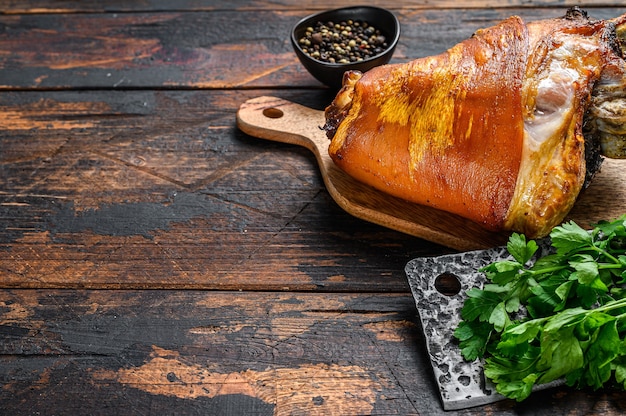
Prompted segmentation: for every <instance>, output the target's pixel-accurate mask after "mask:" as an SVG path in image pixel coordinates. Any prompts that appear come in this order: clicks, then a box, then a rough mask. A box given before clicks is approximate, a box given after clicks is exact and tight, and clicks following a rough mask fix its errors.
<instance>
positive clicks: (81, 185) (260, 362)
mask: <svg viewBox="0 0 626 416" xmlns="http://www.w3.org/2000/svg"><path fill="white" fill-rule="evenodd" d="M343 4H346V5H348V4H354V2H353V1H348V2H345V3H342V5H343ZM375 4H379V5H383V6H389V4H387V3H385V4H383V3H381V2H380V1H375ZM566 4H572V2H569V1H566V2H562V1H556V0H554V1H552V0H546V1H541V2H536V1H535V2H526V1H506V2H498V3H497V7H495V8H493V7H491V6H492V5H495V2H493V1H491V2H490V1H478V0H472V1H469V2H464V3H462V4H461V3H458V2H456V3H455V2H451V1H442V2H437V4H433V3H432V2H428V1H421V0H418V1H409V0H406V1H400V2H394V3H393V5H392V6H393V8H392V9H393V10H394V11H395V12H396V13H397V15H398V16H399V18H400V20H401V24H402V27H403V32H402V33H403V34H402V39H401V43H400V45H399V46H398V48H397V49H396V54H395V56H394V60H395V61H396V62H398V61H405V60H408V59H413V58H416V57H420V56H425V55H430V54H433V53H438V52H441V51H443V50H445V49H447V48H449V47H450V46H452V45H453V44H454V43H456V42H458V41H460V40H462V39H464V38H466V37H468V36H470V35H471V34H472V33H473V31H475V30H476V29H477V28H480V27H484V26H486V25H489V24H492V23H495V22H496V21H498V20H500V19H502V18H505V17H508V16H509V15H511V14H520V15H523V16H524V17H526V18H531V19H535V18H541V17H548V16H560V15H562V14H563V13H564V9H565V7H566V6H565V5H566ZM588 4H593V5H595V7H593V8H592V9H590V11H591V12H592V13H591V14H592V15H593V16H595V17H598V18H606V17H612V16H615V15H618V14H621V13H623V12H624V11H626V7H624V6H619V7H618V6H615V5H612V4H603V3H600V2H588ZM335 6H338V5H337V4H335V3H332V4H331V3H330V2H328V1H322V2H311V1H305V2H293V1H288V0H279V1H276V2H274V1H272V2H268V1H253V0H234V1H232V2H217V1H210V0H209V1H199V0H181V1H176V2H171V1H163V0H146V1H141V2H122V1H108V2H101V1H91V0H88V1H73V0H58V1H47V0H25V1H12V0H7V1H2V0H0V89H2V93H0V384H1V385H2V389H0V409H1V412H0V413H2V414H5V413H6V414H12V415H32V414H38V413H39V414H72V415H99V414H102V415H109V414H155V415H156V414H199V415H206V414H224V415H231V414H232V415H239V414H251V415H254V414H257V415H283V414H285V415H286V414H302V415H308V414H310V415H316V414H340V413H341V414H373V415H383V414H384V415H389V414H399V415H409V414H412V415H424V416H425V415H444V414H445V415H449V414H455V415H456V414H459V415H468V416H469V415H485V416H486V415H492V414H503V415H506V416H508V415H511V416H513V415H522V414H534V415H587V414H607V415H611V416H612V415H617V414H622V413H623V412H624V410H625V409H626V404H625V402H624V394H623V393H618V392H614V391H612V390H610V389H607V390H602V391H599V392H589V391H582V392H581V391H573V390H569V389H566V388H561V389H556V390H550V391H546V392H542V393H539V394H537V395H535V396H533V397H532V399H531V400H530V401H528V402H525V403H522V404H515V403H512V402H500V403H497V404H495V405H492V406H486V407H480V408H475V409H469V410H466V411H460V412H446V413H444V412H443V411H442V410H441V405H440V403H439V400H438V398H437V393H436V391H435V383H434V382H433V380H432V372H431V370H430V368H429V362H428V359H427V355H426V353H425V349H424V345H423V336H422V334H421V328H420V327H419V325H418V322H417V319H416V311H415V306H414V302H413V299H412V298H411V295H410V292H409V288H408V285H407V282H406V277H405V275H404V271H403V270H404V266H405V264H406V262H407V261H409V260H410V259H412V258H414V257H419V256H433V255H438V254H446V253H449V252H451V251H453V250H452V249H449V248H446V247H443V246H441V245H437V244H433V243H431V242H428V241H426V240H423V239H420V238H416V237H412V236H409V235H407V234H405V233H400V232H397V231H393V230H390V229H388V228H386V227H382V226H378V225H376V224H372V223H370V222H368V221H363V220H360V219H358V218H356V217H354V216H352V215H350V214H348V213H346V212H345V211H344V210H343V209H342V208H341V207H340V206H339V205H338V204H337V203H335V202H334V200H333V199H332V198H331V196H330V194H329V193H328V191H327V189H326V186H325V184H324V182H323V179H322V176H321V174H320V171H319V167H318V162H317V160H316V157H315V155H314V154H313V153H312V152H311V151H310V150H309V149H307V148H303V147H301V146H298V145H293V144H285V143H278V142H273V141H267V140H258V139H256V138H254V137H251V136H249V135H247V134H245V133H244V132H242V131H241V130H240V129H238V128H237V125H236V117H235V116H236V112H237V110H238V108H239V107H240V106H241V104H242V103H244V102H246V101H247V100H250V99H253V98H255V97H259V96H263V95H269V96H275V97H280V98H281V99H283V100H286V101H289V102H293V103H297V104H299V105H301V106H304V107H307V108H311V109H313V110H317V111H319V110H322V109H323V108H324V107H325V106H326V105H327V104H328V103H329V102H330V101H331V100H332V98H333V95H334V94H333V93H332V92H331V91H328V90H327V89H326V88H324V87H323V86H322V85H321V84H319V83H318V82H317V81H315V80H314V79H313V77H311V76H310V75H309V74H308V73H307V72H306V71H305V70H304V69H303V68H301V67H300V65H299V64H298V62H297V59H296V57H295V55H294V54H293V52H292V51H291V47H290V45H289V43H288V31H289V29H290V27H291V26H292V25H293V24H295V22H296V21H297V20H299V19H300V18H301V17H304V16H306V15H308V14H309V13H312V12H315V11H319V10H321V9H325V8H328V7H335ZM600 6H604V7H600ZM607 174H611V175H613V173H612V172H610V171H609V172H607ZM614 187H622V183H621V182H619V181H618V182H614V183H610V182H609V183H607V184H606V188H605V191H606V192H608V191H610V190H612V189H613V188H614ZM592 197H593V195H591V196H590V198H592Z"/></svg>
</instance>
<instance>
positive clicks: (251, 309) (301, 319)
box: [0, 290, 626, 416]
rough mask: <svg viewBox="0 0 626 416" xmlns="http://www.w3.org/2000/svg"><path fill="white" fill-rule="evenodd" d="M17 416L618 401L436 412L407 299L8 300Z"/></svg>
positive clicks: (567, 408)
mask: <svg viewBox="0 0 626 416" xmlns="http://www.w3.org/2000/svg"><path fill="white" fill-rule="evenodd" d="M0 331H1V334H2V336H3V340H4V342H3V343H2V347H1V351H2V357H4V358H3V359H2V361H1V364H2V369H3V371H2V373H1V375H0V380H1V382H2V385H3V388H2V389H1V390H0V402H1V403H2V404H3V411H4V412H8V413H10V414H36V413H43V414H68V413H69V414H79V415H83V414H110V412H111V411H112V410H113V409H117V410H118V411H119V410H123V411H124V413H127V414H135V413H141V412H146V413H149V414H155V413H159V412H160V413H167V414H171V413H174V412H175V413H176V414H258V415H293V414H336V415H345V414H379V415H382V414H401V415H407V414H413V415H429V416H435V415H450V414H467V415H469V414H472V415H485V416H486V415H492V414H499V415H505V416H506V415H511V416H512V415H519V414H546V415H547V414H550V415H554V416H560V415H563V416H566V415H567V416H572V415H574V416H576V415H587V414H590V413H594V412H598V411H599V410H600V409H601V412H602V414H604V415H609V416H612V415H618V414H621V412H623V410H624V407H625V406H626V402H625V397H624V395H623V394H620V393H617V392H611V391H603V392H596V393H593V392H589V391H584V392H579V391H574V390H571V389H567V388H558V389H553V390H550V391H545V392H541V393H538V394H536V395H533V397H532V398H531V399H530V400H529V401H527V402H525V403H524V404H522V405H515V404H514V403H513V402H509V401H504V402H499V403H496V404H494V405H489V406H483V407H479V408H476V409H473V410H471V411H465V412H444V411H443V410H441V408H440V405H439V403H438V398H437V395H436V392H435V391H434V388H433V385H432V384H431V383H430V382H429V380H428V377H429V375H430V369H429V367H428V365H429V364H428V362H427V360H426V354H425V348H424V345H423V338H422V335H421V332H420V328H419V324H418V322H417V321H416V311H415V309H414V303H413V299H412V298H411V297H410V296H409V295H406V294H395V295H394V294H361V295H359V294H327V295H325V296H323V297H322V296H318V295H316V294H311V293H271V292H268V293H250V292H246V293H240V292H203V291H80V290H79V291H76V290H71V291H50V290H45V291H42V290H13V291H4V292H2V293H0Z"/></svg>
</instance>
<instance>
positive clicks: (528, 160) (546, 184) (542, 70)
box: [507, 34, 598, 233]
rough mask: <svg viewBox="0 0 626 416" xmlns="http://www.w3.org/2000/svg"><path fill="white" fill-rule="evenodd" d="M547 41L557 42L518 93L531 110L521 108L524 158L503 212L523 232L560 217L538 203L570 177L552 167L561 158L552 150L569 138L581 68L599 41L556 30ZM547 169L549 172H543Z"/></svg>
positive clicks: (581, 83) (584, 72)
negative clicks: (562, 174)
mask: <svg viewBox="0 0 626 416" xmlns="http://www.w3.org/2000/svg"><path fill="white" fill-rule="evenodd" d="M551 41H552V45H558V46H557V47H556V48H554V49H551V50H550V51H549V52H548V54H547V55H546V56H545V57H544V58H543V60H542V63H541V65H539V67H537V68H536V72H535V73H533V74H530V75H527V79H526V80H525V85H524V88H523V92H522V95H523V97H522V102H524V103H534V108H531V109H528V110H527V111H525V112H524V114H525V115H524V145H523V150H522V160H521V164H520V171H519V174H518V177H517V184H516V188H515V194H514V195H513V199H512V201H511V205H510V207H509V212H508V214H507V226H508V227H517V228H518V230H521V231H524V232H526V227H533V226H532V225H531V224H533V223H535V224H537V226H540V225H539V224H542V225H541V226H543V227H544V230H543V231H540V230H538V229H536V230H535V232H540V233H542V232H545V227H551V226H552V225H553V224H552V223H551V221H560V220H561V218H552V219H551V220H548V219H547V211H550V210H551V208H555V207H552V206H551V204H549V203H547V204H542V203H538V201H539V202H540V201H543V200H544V199H545V198H546V197H548V199H549V198H550V197H549V195H551V193H550V190H551V189H553V190H558V189H561V188H564V186H563V183H562V182H563V181H567V180H568V179H567V178H565V177H561V175H560V174H559V173H558V172H559V169H556V170H555V169H552V168H551V166H553V164H554V163H556V164H557V165H558V161H559V159H560V157H561V156H559V155H557V154H555V151H556V152H559V150H558V149H559V148H560V146H559V144H560V143H562V142H563V141H564V140H567V133H568V132H569V130H570V129H571V125H570V122H571V120H572V116H574V115H575V111H576V107H577V104H578V103H577V101H576V100H578V99H579V98H578V96H577V94H579V90H580V89H581V87H582V88H585V87H586V83H587V82H588V79H587V78H586V77H587V75H588V72H589V70H590V68H586V67H585V57H586V56H587V55H588V54H589V53H592V52H593V51H594V50H597V48H598V42H597V39H593V38H586V37H583V36H577V35H570V34H557V35H556V36H554V37H553V38H552V39H551ZM533 95H534V97H535V100H534V101H533V100H529V99H528V97H533ZM564 135H565V136H564ZM554 158H556V160H555V159H554ZM555 166H556V165H555ZM553 167H554V166H553ZM549 171H550V172H552V173H551V174H550V175H547V176H546V173H547V172H549ZM546 192H547V193H546ZM544 202H545V201H544ZM559 203H560V202H559ZM567 210H568V208H566V207H565V208H557V209H556V212H563V215H565V213H566V212H567ZM544 222H545V224H543V223H544ZM546 224H547V225H546ZM529 231H531V230H530V229H529ZM531 232H532V231H531Z"/></svg>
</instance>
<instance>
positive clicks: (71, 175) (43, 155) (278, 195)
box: [0, 91, 446, 291]
mask: <svg viewBox="0 0 626 416" xmlns="http://www.w3.org/2000/svg"><path fill="white" fill-rule="evenodd" d="M251 94H254V93H253V92H248V93H228V92H221V93H207V92H191V91H189V92H166V91H162V92H92V93H90V94H83V93H80V92H63V93H58V92H54V93H47V94H44V95H43V96H42V95H41V94H38V93H20V94H13V95H11V94H9V95H8V96H7V95H3V96H1V97H0V115H1V114H4V115H6V116H4V117H2V116H0V127H1V128H2V129H3V131H4V134H3V135H2V136H0V147H1V148H2V149H3V151H2V153H1V154H0V176H2V177H5V178H11V179H10V181H9V182H8V183H5V185H4V186H3V188H2V189H1V190H0V212H2V223H1V226H0V236H1V238H2V243H1V244H0V247H2V251H0V256H2V261H1V262H0V273H1V276H2V284H3V285H4V286H5V287H42V286H43V287H89V288H119V287H123V288H132V287H137V288H151V287H154V288H162V287H170V288H173V287H176V288H203V289H231V290H232V289H244V290H247V289H251V290H267V289H273V290H283V289H285V288H290V289H294V290H348V289H350V290H358V289H356V288H357V287H361V288H362V289H361V290H371V289H372V288H381V289H383V290H391V291H406V290H407V288H408V286H407V284H406V281H405V280H406V279H405V277H404V272H403V267H404V264H405V263H406V262H407V261H408V260H410V259H411V258H412V257H415V256H418V255H420V254H427V253H429V254H430V253H436V252H440V253H443V252H445V251H446V250H445V249H444V248H443V247H437V246H436V245H433V244H430V243H427V242H424V241H420V240H417V239H414V238H410V237H408V236H404V235H402V234H400V233H395V232H391V231H388V230H386V229H384V228H382V227H376V226H372V225H369V224H367V223H364V222H362V221H359V220H357V219H354V218H352V217H351V216H349V215H347V214H345V213H344V212H342V210H341V209H339V208H338V207H337V206H336V205H335V204H334V203H333V201H332V200H331V199H330V198H329V196H328V193H327V192H326V190H325V187H324V184H323V182H322V181H321V178H320V176H319V170H318V168H317V165H316V163H315V161H314V160H313V159H312V158H311V156H310V154H309V153H308V152H307V151H306V150H304V149H299V148H296V147H293V146H287V145H277V144H275V143H270V142H258V141H257V140H255V139H252V138H250V137H248V136H246V135H244V134H243V133H241V132H240V131H239V130H238V129H237V128H236V127H235V113H236V111H237V108H238V106H239V104H240V103H241V102H242V101H245V100H246V99H248V98H250V96H251ZM288 95H290V96H291V98H292V99H294V100H301V101H302V102H305V103H308V104H309V105H312V104H314V103H315V102H316V100H317V102H319V100H320V98H322V99H325V97H326V95H325V94H324V93H323V92H320V93H319V94H317V95H318V96H317V97H316V94H311V95H309V94H303V93H301V92H296V93H293V94H288ZM42 97H43V98H42ZM9 115H10V116H9ZM34 133H35V134H34ZM382 247H384V251H381V248H382ZM366 270H367V271H366ZM331 288H334V289H331Z"/></svg>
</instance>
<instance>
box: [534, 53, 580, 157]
mask: <svg viewBox="0 0 626 416" xmlns="http://www.w3.org/2000/svg"><path fill="white" fill-rule="evenodd" d="M578 78H579V74H578V73H577V72H576V71H575V70H573V69H571V68H567V67H566V66H564V65H563V63H562V61H556V60H555V61H552V63H551V65H550V71H549V74H548V76H547V77H546V78H544V79H542V80H541V81H539V84H538V86H537V96H536V101H535V109H534V111H533V112H531V113H530V114H529V115H528V116H527V117H526V118H525V119H524V130H525V132H526V138H525V140H526V143H525V144H526V146H528V147H527V150H530V151H531V152H536V151H538V150H539V148H540V146H541V145H542V144H543V143H544V142H545V141H546V140H547V139H549V138H550V137H553V136H554V134H556V133H557V132H558V131H559V130H560V129H561V128H562V126H563V123H564V122H565V121H566V120H567V119H568V117H566V115H567V113H568V112H570V111H572V108H573V100H574V96H575V84H576V81H577V80H578Z"/></svg>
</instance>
